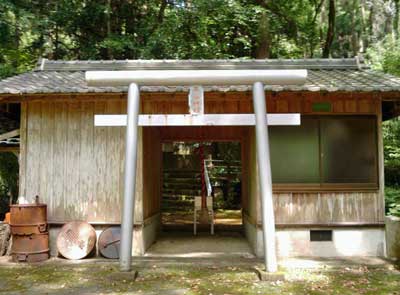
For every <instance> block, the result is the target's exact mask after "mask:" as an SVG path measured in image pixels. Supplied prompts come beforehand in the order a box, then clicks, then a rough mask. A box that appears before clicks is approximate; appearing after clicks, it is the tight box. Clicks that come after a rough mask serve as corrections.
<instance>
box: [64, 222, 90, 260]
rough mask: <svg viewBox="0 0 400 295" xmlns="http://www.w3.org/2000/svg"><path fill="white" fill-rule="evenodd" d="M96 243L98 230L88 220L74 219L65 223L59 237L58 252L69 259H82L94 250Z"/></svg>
mask: <svg viewBox="0 0 400 295" xmlns="http://www.w3.org/2000/svg"><path fill="white" fill-rule="evenodd" d="M95 244H96V231H95V230H94V228H93V227H92V226H91V225H90V224H89V223H87V222H83V221H72V222H69V223H67V224H65V225H64V226H63V227H62V228H61V231H60V233H59V234H58V237H57V249H58V252H59V253H60V254H61V255H62V256H64V257H65V258H68V259H82V258H84V257H86V256H87V255H88V254H89V253H90V252H92V250H93V248H94V246H95Z"/></svg>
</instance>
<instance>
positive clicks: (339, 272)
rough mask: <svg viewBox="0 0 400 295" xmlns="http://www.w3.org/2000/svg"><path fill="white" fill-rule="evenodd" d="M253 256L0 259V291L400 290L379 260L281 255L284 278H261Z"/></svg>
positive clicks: (396, 276)
mask: <svg viewBox="0 0 400 295" xmlns="http://www.w3.org/2000/svg"><path fill="white" fill-rule="evenodd" d="M257 265H258V266H261V261H260V260H257V259H255V258H240V259H239V258H235V259H229V258H223V259H215V258H214V259H204V258H201V259H196V258H190V259H189V258H185V259H184V258H153V257H138V258H134V259H133V270H134V271H132V272H129V273H121V272H119V271H118V262H117V261H110V260H101V259H87V260H82V261H77V262H73V261H67V260H63V259H54V258H53V259H51V260H49V261H47V262H45V263H39V264H32V265H26V264H14V263H10V262H8V261H7V260H5V259H4V258H2V259H1V260H0V278H1V279H0V293H1V294H147V295H149V294H163V295H180V294H188V295H192V294H193V295H194V294H341V295H345V294H400V272H399V271H398V270H397V268H396V267H395V266H394V265H392V264H390V263H387V262H385V261H382V260H379V259H378V260H377V259H375V260H363V259H357V258H353V259H352V260H343V259H336V260H326V259H325V260H306V259H297V260H285V261H281V262H280V271H281V272H284V273H285V274H286V280H285V281H278V282H261V281H259V279H258V277H257V275H256V273H255V271H254V266H257Z"/></svg>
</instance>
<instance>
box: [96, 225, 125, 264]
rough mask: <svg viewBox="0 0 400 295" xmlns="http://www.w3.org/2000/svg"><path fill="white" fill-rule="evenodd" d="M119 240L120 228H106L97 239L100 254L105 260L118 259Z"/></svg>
mask: <svg viewBox="0 0 400 295" xmlns="http://www.w3.org/2000/svg"><path fill="white" fill-rule="evenodd" d="M120 240H121V227H119V226H112V227H109V228H106V229H105V230H104V231H103V232H102V233H101V234H100V237H99V251H100V254H101V255H102V256H104V257H106V258H111V259H118V258H119V248H120Z"/></svg>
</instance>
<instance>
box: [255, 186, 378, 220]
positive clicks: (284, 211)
mask: <svg viewBox="0 0 400 295" xmlns="http://www.w3.org/2000/svg"><path fill="white" fill-rule="evenodd" d="M274 209H275V222H276V224H279V225H302V224H308V225H310V224H315V225H329V224H344V225H346V224H355V225H357V224H361V225H362V224H379V223H382V222H383V221H384V220H383V217H384V208H382V202H381V198H380V196H379V193H377V192H369V193H368V192H365V193H362V192H360V193H358V192H330V193H279V194H274ZM259 222H261V220H259Z"/></svg>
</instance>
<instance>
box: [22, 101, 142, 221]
mask: <svg viewBox="0 0 400 295" xmlns="http://www.w3.org/2000/svg"><path fill="white" fill-rule="evenodd" d="M124 105H125V102H124V101H110V102H104V101H100V102H81V101H75V102H52V101H40V102H29V103H28V104H27V106H24V107H23V116H22V118H25V117H28V116H29V118H28V120H27V121H28V124H27V130H26V144H25V145H22V146H21V147H22V149H23V150H25V151H26V168H24V167H23V165H21V168H20V169H21V177H20V178H21V195H24V196H26V197H27V198H28V199H30V200H33V198H34V196H35V195H39V196H40V200H41V201H42V202H44V203H46V204H47V205H48V220H49V222H65V221H70V220H87V221H90V222H100V223H101V222H109V223H118V222H120V214H121V200H122V194H123V191H122V185H120V183H121V181H122V176H123V165H124V161H123V159H124V158H125V148H124V146H125V132H124V130H125V129H124V128H123V127H112V128H101V127H94V123H93V122H94V117H93V115H94V113H105V114H119V113H121V112H122V111H123V108H124ZM25 112H26V113H25ZM23 120H25V119H23ZM23 134H24V133H23ZM23 154H24V153H23ZM23 154H22V155H21V159H23ZM139 158H140V157H139ZM21 163H22V164H23V160H21ZM23 171H25V172H23ZM139 174H140V173H139ZM25 183H26V184H25ZM24 186H25V187H26V188H25V189H24ZM139 186H140V182H139Z"/></svg>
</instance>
